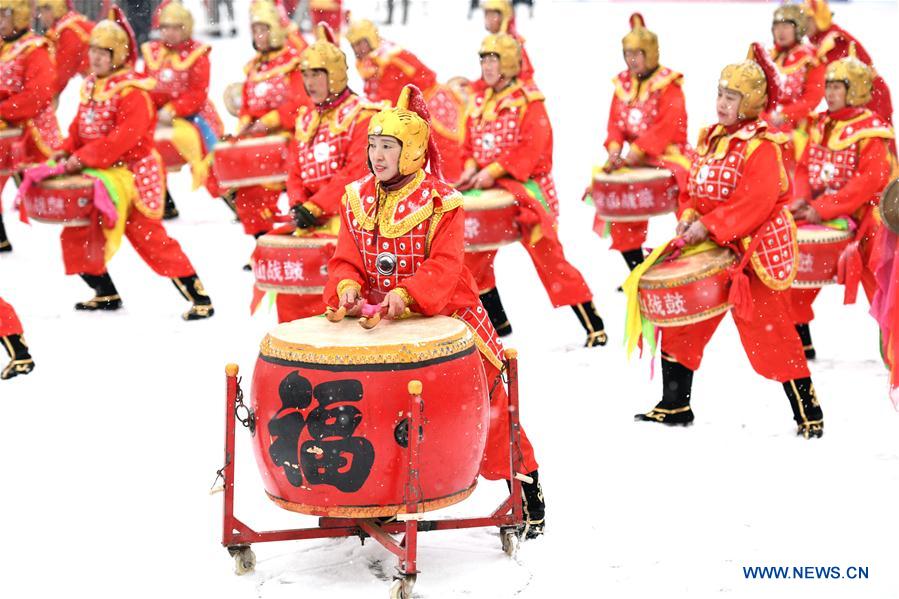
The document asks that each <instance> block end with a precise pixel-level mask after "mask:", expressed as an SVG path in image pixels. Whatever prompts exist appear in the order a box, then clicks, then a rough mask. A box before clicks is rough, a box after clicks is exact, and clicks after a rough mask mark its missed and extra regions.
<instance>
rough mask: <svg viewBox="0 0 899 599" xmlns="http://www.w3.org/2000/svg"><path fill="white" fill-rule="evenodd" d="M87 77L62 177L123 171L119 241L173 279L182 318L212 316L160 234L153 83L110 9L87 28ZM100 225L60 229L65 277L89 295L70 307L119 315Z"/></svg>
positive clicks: (176, 249) (186, 263) (160, 174)
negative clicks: (126, 192) (125, 194)
mask: <svg viewBox="0 0 899 599" xmlns="http://www.w3.org/2000/svg"><path fill="white" fill-rule="evenodd" d="M89 57H90V65H91V75H90V76H89V77H88V78H87V79H86V80H85V82H84V85H83V86H82V89H81V103H80V104H79V106H78V114H77V115H76V116H75V119H74V120H73V121H72V124H71V125H70V126H69V137H68V139H66V141H65V144H64V146H63V152H61V153H60V154H59V155H58V156H57V158H59V159H60V160H61V161H62V164H63V165H64V167H65V171H66V173H69V174H75V173H79V172H81V171H83V170H84V169H85V168H91V169H98V170H105V169H114V168H116V167H124V168H126V169H127V170H128V171H130V176H128V177H127V178H126V181H127V184H128V186H129V187H131V188H132V191H133V192H134V193H133V194H131V195H133V196H134V199H133V204H131V205H130V206H128V207H126V208H125V209H124V210H123V209H122V207H119V215H120V218H124V219H125V225H124V236H125V237H127V238H128V240H129V241H130V242H131V245H132V246H133V247H134V249H135V250H136V251H137V253H138V255H140V257H141V258H142V259H143V260H144V262H146V263H147V265H148V266H150V268H152V269H153V270H154V271H155V272H156V273H157V274H159V275H161V276H164V277H168V278H170V279H172V282H173V283H174V284H175V287H176V288H177V289H178V290H179V291H180V293H181V295H182V296H184V298H185V299H186V300H188V301H190V302H191V307H190V309H189V310H188V311H187V312H185V313H184V314H183V315H182V317H183V318H184V319H185V320H199V319H204V318H209V317H210V316H212V315H213V313H214V310H213V308H212V301H211V300H210V299H209V296H208V295H206V291H205V290H204V289H203V285H202V283H201V282H200V279H199V278H198V277H197V274H196V271H195V270H194V268H193V266H192V265H191V263H190V260H188V259H187V256H185V255H184V252H183V251H181V246H180V245H179V244H178V242H177V241H175V240H174V239H172V238H171V237H169V236H168V233H166V230H165V228H164V227H163V225H162V221H161V217H162V210H163V204H164V198H165V169H164V168H163V165H162V159H161V158H160V156H159V154H158V153H157V152H156V150H155V149H154V146H153V133H154V130H155V128H156V108H155V105H154V104H153V101H152V99H151V97H150V93H149V92H150V91H151V90H152V89H153V85H154V82H153V80H152V79H147V78H145V77H143V76H141V75H139V74H137V73H136V72H135V71H134V63H135V61H136V60H137V42H136V40H135V38H134V32H133V31H132V30H131V27H130V26H129V25H128V21H127V20H126V19H125V15H124V14H123V13H122V12H121V10H120V9H119V8H118V7H117V6H113V10H112V11H111V12H110V18H109V19H107V20H104V21H101V22H100V23H97V26H96V27H94V30H93V31H92V32H91V38H90V50H89ZM102 227H103V225H102V224H101V223H100V222H99V221H98V222H94V223H92V224H91V225H89V226H84V227H66V228H65V229H64V230H63V233H62V251H63V261H64V262H65V267H66V274H77V275H80V276H81V278H82V279H83V280H84V282H85V283H87V284H88V285H89V286H90V287H91V288H92V289H93V290H94V292H95V294H96V295H95V297H94V298H92V299H90V300H88V301H86V302H80V303H78V304H76V305H75V309H76V310H88V311H95V310H118V309H120V308H121V307H122V300H121V298H120V297H119V294H118V291H117V290H116V287H115V285H114V284H113V282H112V278H111V277H110V276H109V273H108V272H107V270H106V259H107V254H108V251H107V250H108V248H107V247H106V243H107V242H106V240H105V235H104V233H103V230H102Z"/></svg>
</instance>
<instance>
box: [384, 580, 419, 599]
mask: <svg viewBox="0 0 899 599" xmlns="http://www.w3.org/2000/svg"><path fill="white" fill-rule="evenodd" d="M413 586H415V574H410V575H405V576H403V575H400V576H397V577H396V578H394V579H393V584H392V585H391V587H390V599H412V587H413Z"/></svg>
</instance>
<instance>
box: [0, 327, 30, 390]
mask: <svg viewBox="0 0 899 599" xmlns="http://www.w3.org/2000/svg"><path fill="white" fill-rule="evenodd" d="M0 343H2V344H3V347H5V348H6V353H8V354H9V357H10V362H9V364H7V365H6V368H4V369H3V370H2V371H0V379H2V380H4V381H5V380H7V379H11V378H12V377H14V376H19V375H20V374H28V373H29V372H31V371H32V370H34V360H32V359H31V354H29V353H28V345H26V343H25V340H24V339H23V338H22V336H21V335H7V336H6V337H0Z"/></svg>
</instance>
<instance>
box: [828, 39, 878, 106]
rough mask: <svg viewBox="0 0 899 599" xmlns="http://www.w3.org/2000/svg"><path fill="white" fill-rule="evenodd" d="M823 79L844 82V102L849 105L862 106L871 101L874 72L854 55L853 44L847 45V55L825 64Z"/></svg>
mask: <svg viewBox="0 0 899 599" xmlns="http://www.w3.org/2000/svg"><path fill="white" fill-rule="evenodd" d="M824 81H825V82H827V83H830V82H832V81H840V82H842V83H845V84H846V104H848V105H849V106H864V105H865V104H867V103H868V102H870V101H871V86H872V85H873V84H874V73H873V72H872V71H871V67H869V66H868V65H866V64H865V63H863V62H862V61H860V60H859V59H858V57H856V55H855V44H852V45H850V46H849V56H846V57H845V58H841V59H840V60H835V61H834V62H832V63H830V64H829V65H827V72H826V74H825V75H824Z"/></svg>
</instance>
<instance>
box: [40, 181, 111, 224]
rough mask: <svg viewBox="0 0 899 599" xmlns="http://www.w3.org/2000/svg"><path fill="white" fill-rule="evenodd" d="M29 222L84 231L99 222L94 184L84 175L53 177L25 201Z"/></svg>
mask: <svg viewBox="0 0 899 599" xmlns="http://www.w3.org/2000/svg"><path fill="white" fill-rule="evenodd" d="M23 202H24V204H25V213H26V214H27V215H28V218H30V219H32V220H35V221H38V222H42V223H49V224H53V225H63V226H65V227H83V226H85V225H89V224H90V223H91V222H92V220H94V219H95V218H96V214H95V208H94V180H93V179H91V178H90V177H85V176H84V175H63V176H59V177H50V178H49V179H44V180H43V181H41V182H39V183H37V184H35V185H32V186H31V188H30V189H29V191H28V194H27V195H26V196H25V198H24V199H23Z"/></svg>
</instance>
